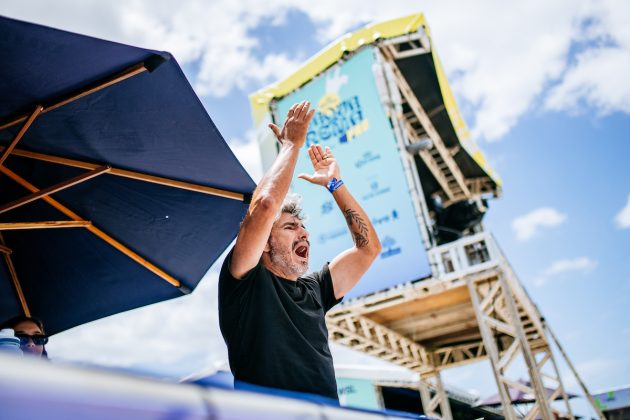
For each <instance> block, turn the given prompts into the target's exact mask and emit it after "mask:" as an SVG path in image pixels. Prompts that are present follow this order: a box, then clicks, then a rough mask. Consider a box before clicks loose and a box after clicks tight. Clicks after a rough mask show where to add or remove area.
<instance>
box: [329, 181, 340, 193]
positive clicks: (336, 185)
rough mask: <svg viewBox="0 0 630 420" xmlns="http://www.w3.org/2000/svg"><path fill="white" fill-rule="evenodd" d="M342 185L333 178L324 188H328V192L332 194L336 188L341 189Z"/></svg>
mask: <svg viewBox="0 0 630 420" xmlns="http://www.w3.org/2000/svg"><path fill="white" fill-rule="evenodd" d="M342 185H343V181H342V180H340V179H337V178H333V179H331V180H330V181H329V182H328V185H326V187H327V188H328V191H330V192H331V193H332V192H333V191H335V190H336V189H337V188H339V187H341V186H342Z"/></svg>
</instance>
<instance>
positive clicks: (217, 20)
mask: <svg viewBox="0 0 630 420" xmlns="http://www.w3.org/2000/svg"><path fill="white" fill-rule="evenodd" d="M173 6H174V4H173V3H172V2H168V1H157V2H156V1H148V0H132V1H129V2H126V3H125V5H124V7H118V8H116V7H113V6H111V5H110V4H106V3H103V2H98V1H82V2H77V1H72V0H60V1H57V2H54V3H53V2H48V1H45V0H38V1H34V0H32V1H29V2H4V3H3V4H2V5H1V6H0V13H3V14H6V15H7V16H12V17H16V18H22V19H25V20H30V21H35V22H40V23H44V24H48V25H53V26H58V27H61V28H64V29H68V30H74V31H78V32H82V33H87V34H91V35H95V36H99V37H103V38H107V39H112V40H116V41H120V42H126V43H132V44H136V45H141V46H145V47H149V48H154V49H161V50H168V51H171V52H173V53H174V55H175V56H176V58H177V59H178V60H179V61H180V63H183V64H186V63H195V64H196V65H195V68H196V69H198V72H197V74H195V75H193V76H194V77H193V79H194V80H195V88H196V90H197V92H198V93H199V94H200V95H212V96H225V95H228V94H230V93H231V92H233V91H234V90H235V89H238V90H240V91H243V92H249V91H251V90H253V89H256V88H259V87H262V86H263V85H265V84H267V83H270V82H273V81H275V80H277V79H279V78H282V77H284V76H286V75H288V74H289V73H290V72H291V71H292V70H294V69H295V68H296V67H297V66H298V65H299V64H300V63H301V62H302V61H303V59H305V58H306V57H305V56H302V55H301V54H302V53H286V52H278V50H277V49H275V50H274V52H271V53H270V52H266V51H265V50H267V49H268V47H269V46H268V45H261V41H260V40H258V39H256V38H255V37H254V35H253V31H255V30H256V29H257V28H259V27H260V26H261V25H272V26H273V25H276V26H279V25H288V26H289V25H291V24H292V22H290V21H289V19H290V17H289V16H290V15H289V13H288V12H289V11H290V10H297V11H299V12H301V13H303V14H305V15H306V16H307V17H308V18H309V19H310V20H311V21H312V22H313V23H314V25H315V28H316V33H314V34H313V36H314V37H316V38H317V39H318V40H319V41H320V42H321V44H322V46H323V45H324V43H326V42H329V41H331V40H332V39H335V38H337V37H339V36H340V35H342V34H343V33H345V32H347V31H349V30H352V29H355V28H357V27H358V26H360V25H362V24H365V23H368V22H372V21H375V20H385V19H389V18H393V17H399V16H403V15H406V14H411V13H417V12H419V11H423V12H424V13H425V15H426V17H427V20H428V23H429V24H430V25H431V29H432V34H433V36H434V39H435V42H436V47H437V50H438V51H439V53H440V57H441V59H442V61H443V64H444V68H445V70H446V71H447V73H448V74H449V75H450V76H451V77H450V78H451V82H452V84H453V87H454V90H455V93H456V94H457V95H458V97H459V98H460V99H461V100H463V101H465V102H466V104H467V105H469V108H471V109H474V115H473V121H471V122H472V132H473V134H474V135H475V136H476V137H478V138H485V139H487V140H498V139H501V138H502V137H503V136H504V135H505V134H506V133H507V132H508V131H509V130H510V129H511V128H512V127H513V126H514V125H515V124H516V123H517V122H518V120H519V119H520V118H521V117H522V116H523V115H524V114H525V113H527V112H530V111H532V110H533V109H536V108H537V107H538V106H539V104H538V103H537V102H539V101H540V98H541V97H542V99H543V101H544V102H545V103H546V106H547V107H548V108H553V109H558V110H572V109H574V107H575V104H576V103H579V102H581V101H583V102H586V103H588V104H589V105H592V106H593V107H595V108H597V110H598V112H599V113H607V112H612V111H615V110H620V111H623V112H630V105H629V104H630V101H629V100H628V98H629V97H630V80H628V78H626V77H624V73H623V71H624V69H626V68H628V67H629V66H630V63H629V60H630V58H629V57H630V29H628V25H627V24H626V22H627V21H628V20H629V19H630V3H627V2H618V1H614V0H611V1H590V0H581V1H577V2H576V1H574V0H557V1H554V2H547V3H545V4H544V5H542V4H540V3H538V2H505V1H499V0H481V1H478V2H474V3H458V5H457V12H456V13H454V12H453V4H452V3H450V2H440V1H437V0H435V1H427V2H424V3H423V4H422V5H421V9H420V6H418V5H417V4H415V3H410V2H407V1H404V0H392V1H388V2H367V3H366V2H364V1H359V0H345V1H343V2H341V3H340V2H339V1H338V0H321V1H319V2H317V4H314V3H312V2H293V1H290V0H270V1H268V2H259V1H256V0H244V1H240V2H231V1H228V0H215V1H212V2H206V1H202V0H182V1H179V2H177V7H173ZM69 10H71V11H72V13H68V11H69ZM584 22H591V24H589V25H585V24H584ZM598 40H599V41H601V40H608V41H609V42H608V43H607V44H606V45H605V48H602V47H601V44H602V43H601V42H597V41H598ZM282 42H283V43H284V42H287V41H286V40H283V41H282ZM291 42H292V43H293V44H294V45H297V46H299V45H300V42H301V40H300V39H295V40H291ZM575 42H587V44H586V45H587V46H588V47H587V48H586V49H584V50H583V51H582V52H581V53H580V54H579V56H578V58H577V59H576V60H575V63H573V64H569V50H570V48H571V46H572V45H573V44H574V43H575ZM589 42H590V43H589ZM551 84H553V85H555V87H554V89H553V91H552V93H551V94H550V95H549V96H548V98H547V99H546V100H545V93H544V92H545V88H546V87H547V86H549V85H551Z"/></svg>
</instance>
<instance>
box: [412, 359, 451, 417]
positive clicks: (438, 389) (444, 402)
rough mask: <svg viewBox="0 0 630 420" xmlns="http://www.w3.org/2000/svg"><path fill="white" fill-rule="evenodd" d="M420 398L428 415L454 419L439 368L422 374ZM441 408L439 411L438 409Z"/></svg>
mask: <svg viewBox="0 0 630 420" xmlns="http://www.w3.org/2000/svg"><path fill="white" fill-rule="evenodd" d="M419 388H420V399H421V401H422V407H423V408H424V414H425V415H426V416H428V417H432V418H437V419H442V420H453V414H452V413H451V406H450V404H449V402H448V396H447V395H446V390H445V389H444V384H443V383H442V378H441V376H440V371H439V370H434V371H433V372H430V373H428V374H425V375H421V376H420V383H419ZM438 409H439V411H438Z"/></svg>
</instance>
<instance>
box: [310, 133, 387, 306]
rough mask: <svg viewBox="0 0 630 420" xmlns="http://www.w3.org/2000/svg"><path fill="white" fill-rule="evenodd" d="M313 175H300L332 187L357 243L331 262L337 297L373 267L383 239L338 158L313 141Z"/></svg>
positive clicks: (311, 151)
mask: <svg viewBox="0 0 630 420" xmlns="http://www.w3.org/2000/svg"><path fill="white" fill-rule="evenodd" d="M308 155H309V157H310V158H311V163H312V164H313V169H314V170H315V173H314V174H313V175H308V174H300V175H298V177H299V178H302V179H305V180H307V181H309V182H312V183H314V184H318V185H322V186H324V187H326V188H328V189H329V190H330V191H331V192H332V195H333V197H334V199H335V202H336V203H337V205H338V206H339V209H340V210H341V212H342V213H343V215H344V217H345V219H346V223H347V224H348V228H349V229H350V234H351V235H352V239H353V241H354V246H353V247H352V248H350V249H347V250H345V251H344V252H342V253H341V254H339V255H337V256H336V257H335V258H334V259H333V260H332V261H331V263H330V265H329V269H330V275H331V277H332V281H333V289H334V291H335V298H337V299H340V298H341V297H343V296H344V295H345V294H346V293H348V292H349V291H350V290H351V289H352V288H353V287H354V286H355V285H356V284H357V282H358V281H359V279H360V278H361V277H362V276H363V275H364V274H365V272H366V271H367V270H368V268H370V265H372V262H373V261H374V260H375V259H376V257H377V256H378V255H379V254H380V252H381V242H380V241H379V239H378V236H377V235H376V231H375V230H374V226H372V222H371V221H370V218H369V217H368V215H367V214H366V213H365V211H364V210H363V208H362V207H361V206H360V205H359V203H358V202H357V200H355V198H354V197H353V196H352V194H351V193H350V190H348V188H347V187H346V186H345V185H344V184H343V183H342V182H340V179H341V178H340V177H341V175H340V170H339V165H338V164H337V161H336V160H335V158H334V156H333V155H332V153H331V152H330V149H329V148H328V147H327V148H326V151H323V150H322V148H321V146H319V145H313V146H311V147H310V148H309V149H308Z"/></svg>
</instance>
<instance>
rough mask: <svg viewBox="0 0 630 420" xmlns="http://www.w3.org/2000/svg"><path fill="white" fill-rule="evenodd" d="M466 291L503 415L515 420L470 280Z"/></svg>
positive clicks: (493, 346) (506, 388) (475, 288)
mask: <svg viewBox="0 0 630 420" xmlns="http://www.w3.org/2000/svg"><path fill="white" fill-rule="evenodd" d="M468 289H469V291H470V298H471V301H472V303H473V307H474V308H475V315H476V316H477V322H478V323H479V331H480V332H481V337H482V339H483V344H484V346H485V348H486V352H487V353H488V358H489V359H490V365H491V366H492V373H493V374H494V379H495V381H496V383H497V388H498V390H499V397H500V398H501V404H502V406H503V415H504V416H505V418H506V419H507V420H516V419H517V416H516V413H515V412H514V409H513V408H512V400H511V399H510V393H509V388H508V386H507V385H506V383H505V382H504V381H503V373H504V370H505V369H501V368H500V364H499V363H500V358H499V349H498V347H497V343H496V341H495V339H494V337H493V335H492V331H491V330H490V327H489V326H488V324H487V323H486V322H485V319H486V318H487V317H486V315H485V313H484V311H482V310H481V303H480V298H479V295H478V290H477V284H476V282H474V281H473V280H472V279H468Z"/></svg>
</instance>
